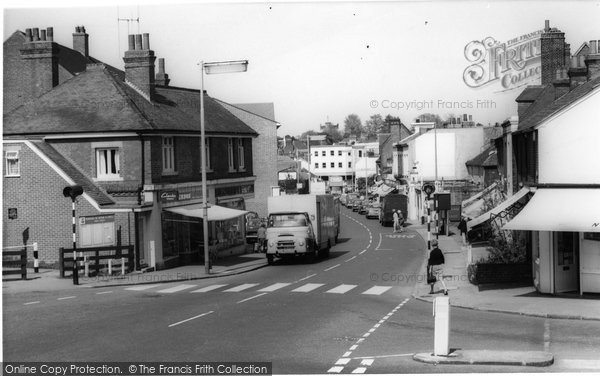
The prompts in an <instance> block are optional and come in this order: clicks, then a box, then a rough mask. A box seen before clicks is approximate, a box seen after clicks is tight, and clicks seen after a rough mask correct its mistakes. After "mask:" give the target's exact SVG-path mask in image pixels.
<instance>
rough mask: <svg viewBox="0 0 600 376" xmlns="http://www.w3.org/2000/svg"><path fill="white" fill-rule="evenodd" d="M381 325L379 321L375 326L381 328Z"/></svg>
mask: <svg viewBox="0 0 600 376" xmlns="http://www.w3.org/2000/svg"><path fill="white" fill-rule="evenodd" d="M380 326H381V324H379V323H377V324H375V325H374V326H373V328H379V327H380Z"/></svg>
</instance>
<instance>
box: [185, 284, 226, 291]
mask: <svg viewBox="0 0 600 376" xmlns="http://www.w3.org/2000/svg"><path fill="white" fill-rule="evenodd" d="M225 286H227V285H226V284H225V285H210V286H207V287H203V288H201V289H198V290H194V291H190V292H208V291H212V290H216V289H220V288H221V287H225Z"/></svg>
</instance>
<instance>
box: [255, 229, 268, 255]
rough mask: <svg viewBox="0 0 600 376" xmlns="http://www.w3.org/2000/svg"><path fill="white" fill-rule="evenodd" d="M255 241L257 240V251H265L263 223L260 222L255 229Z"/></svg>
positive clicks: (265, 241) (265, 236)
mask: <svg viewBox="0 0 600 376" xmlns="http://www.w3.org/2000/svg"><path fill="white" fill-rule="evenodd" d="M256 235H257V242H258V252H261V253H262V252H265V251H266V247H267V228H266V227H265V224H264V223H263V224H261V225H260V227H259V228H258V230H257V231H256Z"/></svg>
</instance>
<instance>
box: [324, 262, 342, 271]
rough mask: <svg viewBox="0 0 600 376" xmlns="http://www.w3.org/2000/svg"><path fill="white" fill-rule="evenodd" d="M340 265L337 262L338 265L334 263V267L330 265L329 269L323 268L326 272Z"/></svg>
mask: <svg viewBox="0 0 600 376" xmlns="http://www.w3.org/2000/svg"><path fill="white" fill-rule="evenodd" d="M338 266H340V264H337V265H334V266H332V267H329V268H327V269H325V270H323V271H324V272H328V271H330V270H331V269H333V268H337V267H338Z"/></svg>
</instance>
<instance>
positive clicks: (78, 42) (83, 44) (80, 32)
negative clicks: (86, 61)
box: [73, 26, 90, 57]
mask: <svg viewBox="0 0 600 376" xmlns="http://www.w3.org/2000/svg"><path fill="white" fill-rule="evenodd" d="M88 37H89V35H88V34H87V33H86V32H85V27H83V26H77V27H75V32H74V33H73V49H74V50H75V51H77V52H79V53H80V54H82V55H83V56H85V57H88V56H89V52H90V51H89V43H88Z"/></svg>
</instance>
